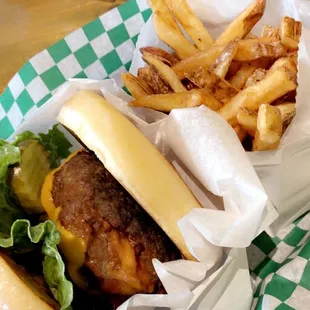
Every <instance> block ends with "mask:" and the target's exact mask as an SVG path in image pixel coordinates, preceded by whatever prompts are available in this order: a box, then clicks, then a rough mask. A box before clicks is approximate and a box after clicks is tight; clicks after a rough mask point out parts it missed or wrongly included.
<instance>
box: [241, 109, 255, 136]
mask: <svg viewBox="0 0 310 310" xmlns="http://www.w3.org/2000/svg"><path fill="white" fill-rule="evenodd" d="M237 121H238V123H239V124H240V126H242V127H243V128H244V129H245V130H246V131H247V132H248V133H249V134H250V135H251V136H252V137H254V136H255V131H256V126H257V113H256V112H253V111H249V110H247V109H239V111H238V114H237Z"/></svg>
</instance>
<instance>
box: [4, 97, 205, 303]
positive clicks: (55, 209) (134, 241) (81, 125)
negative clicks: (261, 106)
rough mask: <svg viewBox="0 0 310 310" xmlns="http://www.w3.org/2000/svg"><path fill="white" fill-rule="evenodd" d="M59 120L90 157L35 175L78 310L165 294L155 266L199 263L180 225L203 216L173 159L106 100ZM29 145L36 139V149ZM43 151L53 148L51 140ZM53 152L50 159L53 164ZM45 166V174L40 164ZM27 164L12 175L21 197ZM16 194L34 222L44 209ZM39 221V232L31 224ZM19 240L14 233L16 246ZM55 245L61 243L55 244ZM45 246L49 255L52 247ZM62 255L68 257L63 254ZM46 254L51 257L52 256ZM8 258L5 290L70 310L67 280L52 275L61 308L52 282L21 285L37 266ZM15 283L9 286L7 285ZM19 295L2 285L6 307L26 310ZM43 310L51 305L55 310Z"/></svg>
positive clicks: (81, 154)
mask: <svg viewBox="0 0 310 310" xmlns="http://www.w3.org/2000/svg"><path fill="white" fill-rule="evenodd" d="M58 121H59V123H61V124H62V125H63V126H64V127H65V128H66V129H67V130H68V131H69V132H70V133H71V134H72V135H73V136H74V137H75V138H76V139H77V140H78V141H79V142H80V144H81V145H82V148H81V149H79V150H78V151H76V152H74V153H72V154H70V155H69V156H68V157H67V158H66V159H65V160H64V161H63V162H62V163H61V164H60V165H59V166H58V167H57V168H55V169H52V170H51V169H45V170H44V171H45V172H44V178H42V177H41V176H39V173H38V172H36V173H35V174H36V175H38V176H39V177H40V178H41V179H42V181H40V182H39V183H40V186H37V187H39V189H40V201H39V203H37V205H38V206H39V210H40V208H41V210H43V211H44V212H45V214H46V216H47V217H48V219H45V220H46V221H47V222H48V223H50V224H49V225H52V224H53V225H54V226H55V232H54V235H55V236H56V234H58V236H59V242H58V243H59V249H60V253H61V256H60V257H63V261H64V264H65V268H66V273H65V275H64V277H65V276H66V275H67V278H68V279H67V278H66V279H65V280H66V281H68V282H72V283H73V287H74V289H73V293H72V294H73V295H72V299H73V304H72V305H73V309H78V308H81V309H85V305H84V306H81V305H82V304H83V300H86V299H87V298H86V297H85V298H86V299H84V297H83V298H80V300H81V302H78V303H75V302H74V300H79V297H80V296H90V298H89V299H87V300H88V301H87V303H88V302H91V301H94V300H101V301H102V300H103V301H102V303H101V304H100V307H101V308H102V307H103V306H104V307H105V309H108V308H109V307H110V308H116V307H117V306H118V305H119V304H121V303H122V302H123V301H125V300H126V299H128V298H129V297H130V296H132V295H134V294H137V293H145V294H154V293H164V292H165V290H164V287H163V285H162V284H161V283H160V281H159V279H158V277H157V275H156V272H155V270H154V267H153V264H152V260H153V259H154V258H157V259H159V260H160V261H161V262H167V261H172V260H177V259H181V258H184V259H188V260H195V258H194V257H193V256H192V254H191V253H190V251H189V250H188V248H187V246H186V244H185V241H184V239H183V236H182V234H181V232H180V230H179V227H178V221H179V220H180V219H181V218H182V217H183V216H185V215H186V214H187V213H188V212H190V211H191V210H192V209H193V208H195V207H200V205H199V203H198V202H197V200H196V199H195V197H194V196H193V194H192V193H191V191H190V190H189V189H188V187H187V186H186V184H185V183H184V182H183V181H182V179H181V178H180V176H179V175H178V174H177V172H176V171H175V170H174V168H173V167H172V166H171V165H170V163H169V162H168V161H167V160H166V159H165V158H164V156H163V155H162V154H161V153H160V152H159V151H158V150H157V149H156V148H155V147H154V146H153V145H152V144H151V143H150V142H149V141H148V140H147V139H146V138H145V137H144V135H143V134H142V133H141V132H140V131H139V130H138V129H137V128H136V127H135V126H134V124H132V123H131V122H130V120H129V119H127V118H126V117H125V116H124V115H123V114H121V113H120V112H119V111H118V110H116V109H115V108H114V107H113V106H112V105H111V104H109V103H108V102H107V101H106V100H105V99H104V98H103V97H101V96H99V95H98V94H96V93H93V92H90V91H79V92H77V93H76V94H75V95H74V96H73V97H72V98H71V99H70V100H69V101H67V102H66V103H65V104H64V105H63V107H62V108H61V111H60V113H59V116H58ZM54 136H55V135H54ZM30 138H31V137H30ZM29 140H32V139H26V142H27V143H29ZM45 140H46V139H45ZM36 143H37V144H41V146H42V145H43V147H44V145H45V146H46V145H47V143H45V144H44V139H41V140H37V141H36ZM60 144H61V145H63V144H64V143H63V142H62V143H60ZM19 148H20V146H19ZM56 149H57V147H56ZM53 150H55V147H54V148H53ZM42 152H43V151H42ZM36 153H38V152H36ZM51 153H52V152H50V151H49V157H50V155H51ZM33 157H35V156H34V155H33ZM63 157H64V156H63ZM35 161H36V164H35V165H34V166H35V167H36V169H38V166H40V165H39V164H38V159H36V160H35ZM22 165H23V161H21V162H19V163H18V164H17V165H16V164H15V165H13V166H12V167H9V169H12V170H13V172H11V173H8V174H9V177H8V180H9V181H8V184H9V186H10V188H11V190H12V191H13V192H14V188H15V189H16V188H17V186H16V184H15V183H16V182H15V183H14V176H15V175H18V173H20V172H18V171H19V170H20V169H21V167H22ZM27 166H29V162H28V164H27ZM41 166H44V165H41ZM12 175H13V177H12ZM12 180H13V181H12ZM17 183H18V182H17ZM19 183H20V182H19ZM19 183H18V184H19ZM24 183H25V182H24ZM14 184H15V186H14ZM16 192H17V194H16V195H15V196H16V199H15V200H16V201H17V203H18V204H19V205H20V206H21V207H23V205H24V206H27V207H26V210H27V211H28V213H29V210H32V211H33V210H34V208H33V207H31V208H30V209H29V206H31V205H35V203H34V202H33V201H36V199H32V201H31V202H29V199H24V198H25V195H24V193H23V191H18V190H17V191H16ZM20 192H22V193H23V194H20ZM24 209H25V207H24ZM37 209H38V208H35V210H37ZM0 212H1V211H0ZM32 216H33V215H32ZM42 217H44V216H42V214H41V215H40V218H41V219H42ZM19 221H21V220H19ZM29 222H30V225H31V220H29ZM17 224H19V223H17ZM17 224H16V222H15V223H13V226H14V225H17ZM28 224H29V223H28ZM39 225H40V224H39ZM12 232H13V230H12V229H11V237H12ZM47 236H48V237H49V239H48V240H53V238H52V237H51V235H47ZM54 239H55V238H54ZM43 242H45V243H44V245H45V246H48V244H50V243H48V242H47V241H43ZM49 242H50V241H49ZM56 244H57V242H56ZM0 245H1V239H0ZM12 247H13V248H14V245H13V244H12ZM53 248H56V249H57V250H58V247H56V246H55V247H53ZM43 253H47V254H46V255H49V254H50V252H48V251H47V250H45V251H43ZM0 255H1V260H0V281H1V284H2V283H11V284H12V285H13V286H14V285H15V287H16V291H18V292H20V294H22V296H24V297H25V298H28V299H29V300H31V302H32V304H33V306H32V308H31V307H30V308H29V309H45V308H46V309H53V308H57V307H58V308H59V307H63V308H64V306H63V303H62V302H61V300H63V299H66V298H65V297H66V293H65V292H63V291H62V292H61V293H59V291H58V293H55V290H57V289H59V287H60V286H61V285H60V284H61V282H60V281H58V282H57V281H53V280H54V279H52V280H51V278H52V277H51V276H49V277H48V276H46V274H47V273H48V272H44V275H45V279H46V282H47V286H48V287H49V289H50V290H51V291H52V293H53V294H52V295H53V297H54V299H55V298H56V301H58V303H60V306H59V304H57V303H56V301H55V300H52V299H51V298H50V297H51V296H50V295H51V294H50V293H49V292H48V290H46V288H44V287H45V286H46V285H45V284H46V283H44V284H42V285H39V288H38V281H32V282H35V285H33V284H31V285H29V283H30V282H31V281H29V280H27V281H26V280H25V279H26V277H25V276H20V274H21V273H22V274H27V273H25V270H27V267H25V266H24V267H21V266H20V265H18V264H16V259H15V262H14V261H13V260H12V258H13V259H14V257H15V256H16V255H11V253H7V252H5V253H4V254H1V252H0ZM19 255H20V254H19ZM17 256H18V255H17ZM56 257H57V256H56ZM45 259H46V258H45ZM54 260H55V257H54ZM1 264H2V268H1ZM54 264H55V265H54V266H59V261H58V265H57V263H55V261H54ZM21 265H22V264H21ZM3 266H5V268H4V267H3ZM51 266H53V264H52V263H50V264H49V266H48V267H49V269H48V268H47V266H46V265H45V268H44V270H45V271H46V270H47V269H48V270H49V274H50V273H52V274H53V268H52V267H51ZM51 270H52V271H51ZM57 272H58V269H56V270H54V276H55V275H56V278H57V275H58V274H56V273H57ZM9 274H10V275H9ZM5 278H6V279H7V281H2V280H1V279H5ZM13 278H14V281H13ZM14 283H15V284H14ZM25 283H26V285H24V284H25ZM63 283H66V282H63ZM21 287H22V288H23V289H21ZM34 287H36V288H35V289H34ZM68 287H69V286H68ZM67 291H69V290H67ZM9 292H10V287H9V284H7V285H6V284H4V285H1V287H0V305H1V303H2V304H7V305H8V307H9V308H8V309H21V308H20V307H21V304H19V303H18V301H17V300H16V299H14V298H12V294H11V293H9ZM38 292H41V293H38ZM42 292H44V294H43V293H42ZM77 292H78V293H77ZM40 294H41V295H42V296H45V297H44V298H42V297H40V296H41V295H40ZM67 294H68V292H67ZM34 296H35V297H34ZM38 296H39V297H38ZM69 299H70V298H69ZM21 300H22V299H21ZM25 300H26V299H25ZM70 301H71V300H70ZM70 301H69V303H70ZM39 302H40V303H44V305H45V308H44V307H41V306H40V305H39ZM66 306H68V302H67V304H66ZM92 307H93V306H90V304H88V306H87V309H94V308H92Z"/></svg>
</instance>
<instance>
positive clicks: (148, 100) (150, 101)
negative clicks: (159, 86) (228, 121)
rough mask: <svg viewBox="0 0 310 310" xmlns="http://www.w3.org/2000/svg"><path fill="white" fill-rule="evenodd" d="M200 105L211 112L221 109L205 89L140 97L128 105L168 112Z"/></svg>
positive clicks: (219, 104)
mask: <svg viewBox="0 0 310 310" xmlns="http://www.w3.org/2000/svg"><path fill="white" fill-rule="evenodd" d="M202 104H204V105H206V106H207V107H209V108H210V109H212V110H217V109H219V107H221V103H220V102H219V101H217V100H216V99H215V98H214V97H213V96H212V95H211V94H210V93H208V91H206V90H205V89H193V90H190V91H185V92H180V93H173V94H164V95H150V96H145V97H140V98H139V99H137V100H134V101H132V102H130V104H129V105H130V106H134V107H146V108H151V109H154V110H158V111H163V112H170V111H171V110H172V109H182V108H189V107H197V106H200V105H202Z"/></svg>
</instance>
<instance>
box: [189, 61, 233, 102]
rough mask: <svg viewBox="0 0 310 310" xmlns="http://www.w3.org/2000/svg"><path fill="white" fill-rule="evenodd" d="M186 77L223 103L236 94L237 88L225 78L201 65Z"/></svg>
mask: <svg viewBox="0 0 310 310" xmlns="http://www.w3.org/2000/svg"><path fill="white" fill-rule="evenodd" d="M186 77H187V78H188V79H189V80H190V81H191V82H193V83H194V84H195V85H197V86H198V87H200V88H205V89H207V90H208V91H209V92H210V93H211V94H212V95H213V96H214V97H215V98H216V99H217V100H219V101H221V102H223V103H226V102H228V101H229V100H230V99H231V98H232V97H234V96H235V95H236V94H238V90H237V89H235V88H234V87H232V86H231V85H230V84H229V83H228V82H227V81H226V80H224V79H222V78H220V77H219V76H218V75H216V74H215V73H213V72H211V71H210V70H208V69H205V68H202V67H200V68H199V69H198V70H197V71H196V72H195V73H194V74H188V75H186Z"/></svg>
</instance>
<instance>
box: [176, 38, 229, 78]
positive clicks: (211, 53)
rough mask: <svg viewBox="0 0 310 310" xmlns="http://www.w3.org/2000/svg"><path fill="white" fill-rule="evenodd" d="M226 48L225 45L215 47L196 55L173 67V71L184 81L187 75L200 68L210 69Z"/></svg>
mask: <svg viewBox="0 0 310 310" xmlns="http://www.w3.org/2000/svg"><path fill="white" fill-rule="evenodd" d="M225 47H226V45H225V44H220V45H213V46H212V47H211V48H209V49H207V50H205V51H201V52H199V53H197V54H194V55H192V56H190V57H188V58H186V59H184V60H181V61H180V62H178V63H177V64H176V65H175V66H173V71H174V72H175V73H176V75H177V76H178V77H179V79H184V78H185V75H186V74H190V73H193V72H195V71H196V70H197V69H198V68H199V67H205V68H208V67H210V66H211V65H212V64H213V63H214V61H215V60H216V58H217V57H218V56H219V55H220V53H221V52H222V51H223V50H224V48H225Z"/></svg>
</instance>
